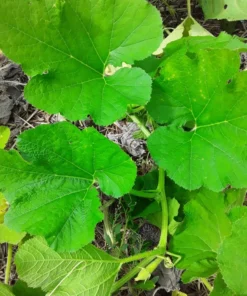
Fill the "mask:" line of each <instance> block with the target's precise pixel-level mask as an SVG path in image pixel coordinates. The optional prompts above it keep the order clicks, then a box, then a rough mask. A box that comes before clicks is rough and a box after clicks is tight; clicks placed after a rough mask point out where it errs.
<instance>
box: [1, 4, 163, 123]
mask: <svg viewBox="0 0 247 296" xmlns="http://www.w3.org/2000/svg"><path fill="white" fill-rule="evenodd" d="M162 36H163V34H162V21H161V17H160V15H159V13H158V11H157V10H156V9H155V8H154V7H153V6H152V5H151V4H149V3H147V2H146V1H145V0H136V1H132V0H84V1H78V0H25V1H20V0H6V1H4V2H2V3H1V10H0V48H1V49H2V50H3V52H4V53H5V54H6V55H7V56H8V57H9V58H10V59H12V60H13V61H15V62H16V63H19V64H21V65H22V67H23V69H24V71H25V72H26V73H27V74H28V75H29V76H31V77H32V79H31V81H30V82H29V83H28V85H27V87H26V88H25V98H26V99H27V100H28V101H29V102H30V103H32V104H33V105H34V106H36V107H38V108H41V109H44V110H45V111H47V112H49V113H58V112H60V113H62V114H63V115H64V116H65V117H66V118H68V119H70V120H78V119H84V118H86V116H87V115H88V114H90V115H91V116H92V117H93V119H94V120H95V122H96V123H97V124H100V125H107V124H110V123H112V122H114V121H115V120H117V119H119V118H121V117H122V116H124V114H125V112H126V109H127V105H128V104H139V105H145V104H146V103H147V102H148V100H149V99H150V94H151V79H150V77H149V76H148V75H147V74H146V73H145V72H144V71H143V70H141V69H137V68H135V69H129V68H123V69H120V70H119V71H117V72H116V74H115V75H113V76H109V77H107V76H105V75H104V70H105V68H106V66H107V65H109V64H112V65H114V66H121V65H122V62H125V63H127V64H133V63H134V61H135V60H141V59H144V58H146V57H147V56H149V55H150V54H151V53H152V52H153V51H154V50H155V49H157V48H158V46H159V44H160V43H161V41H162ZM1 40H2V41H1Z"/></svg>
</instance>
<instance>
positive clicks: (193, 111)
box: [148, 50, 247, 191]
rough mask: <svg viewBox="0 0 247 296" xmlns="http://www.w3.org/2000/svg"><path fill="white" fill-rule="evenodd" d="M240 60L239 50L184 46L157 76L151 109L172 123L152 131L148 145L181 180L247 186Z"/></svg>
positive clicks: (214, 186) (187, 184)
mask: <svg viewBox="0 0 247 296" xmlns="http://www.w3.org/2000/svg"><path fill="white" fill-rule="evenodd" d="M239 64H240V62H239V54H238V53H237V52H232V51H229V50H215V51H212V50H199V51H198V52H197V53H192V54H191V53H190V54H189V53H188V54H187V55H180V54H179V52H178V53H177V54H174V55H172V56H171V57H169V58H168V59H167V60H166V62H165V63H164V65H163V67H162V69H161V70H160V76H159V77H158V78H157V79H156V80H155V82H154V93H153V97H152V102H151V105H149V107H148V109H149V112H150V108H151V110H152V114H151V115H152V116H153V117H154V119H155V120H156V121H158V122H159V123H162V124H168V126H165V127H160V128H158V129H157V130H156V131H155V132H154V133H153V134H152V135H151V137H149V139H148V148H149V151H150V153H151V155H152V157H153V158H154V160H155V162H156V163H157V164H158V165H159V166H160V167H162V168H164V169H166V171H167V174H168V176H169V177H170V178H171V179H173V180H174V181H175V182H176V183H177V184H178V185H179V186H182V187H184V188H186V189H189V190H194V189H197V188H200V187H201V186H205V187H207V188H209V189H211V190H213V191H220V190H222V189H224V188H225V187H226V186H227V185H229V184H230V185H232V187H235V188H243V187H246V186H247V173H246V172H247V150H246V149H244V148H243V147H245V146H246V145H247V122H246V120H245V119H246V117H247V105H246V84H247V72H239V66H240V65H239ZM215 65H217V67H216V66H215ZM195 86H196V87H195ZM219 106H220V108H219ZM154 110H156V112H154ZM233 143H235V144H233ZM236 143H237V144H236Z"/></svg>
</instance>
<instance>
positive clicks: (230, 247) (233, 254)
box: [217, 215, 247, 296]
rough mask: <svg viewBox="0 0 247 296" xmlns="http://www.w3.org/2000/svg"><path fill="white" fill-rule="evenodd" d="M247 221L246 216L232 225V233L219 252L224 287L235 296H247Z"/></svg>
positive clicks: (218, 258)
mask: <svg viewBox="0 0 247 296" xmlns="http://www.w3.org/2000/svg"><path fill="white" fill-rule="evenodd" d="M246 245H247V219H246V215H245V216H243V217H242V218H241V219H237V220H236V221H235V222H234V223H233V224H232V233H231V235H230V236H229V237H227V238H225V240H224V241H223V243H222V245H221V247H220V249H219V251H218V257H217V260H218V263H219V267H220V271H221V273H222V276H223V279H224V281H225V283H226V285H227V286H228V287H229V288H230V289H231V290H232V291H233V292H235V293H236V294H237V295H241V296H243V295H247V281H246V274H247V265H246V262H247V253H246V249H245V247H244V246H246Z"/></svg>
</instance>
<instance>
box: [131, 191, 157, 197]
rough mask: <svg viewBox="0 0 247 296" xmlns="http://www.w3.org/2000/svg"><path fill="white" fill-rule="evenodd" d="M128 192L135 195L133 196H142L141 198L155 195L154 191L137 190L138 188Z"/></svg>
mask: <svg viewBox="0 0 247 296" xmlns="http://www.w3.org/2000/svg"><path fill="white" fill-rule="evenodd" d="M130 194H132V195H135V196H139V197H143V198H155V197H156V196H157V193H156V192H145V191H139V190H135V189H132V190H131V191H130Z"/></svg>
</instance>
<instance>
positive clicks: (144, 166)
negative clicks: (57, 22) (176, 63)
mask: <svg viewBox="0 0 247 296" xmlns="http://www.w3.org/2000/svg"><path fill="white" fill-rule="evenodd" d="M150 2H151V3H152V4H154V5H155V6H156V7H157V8H158V9H159V11H160V13H161V15H162V18H163V23H164V25H165V27H166V28H168V29H169V30H170V31H172V29H174V28H175V27H176V26H177V25H179V24H180V23H181V22H182V21H183V19H184V18H185V17H186V15H187V8H186V1H185V0H150ZM192 14H193V16H194V18H195V19H196V20H197V21H198V22H199V23H200V24H202V25H203V27H204V28H206V29H207V30H208V31H210V32H211V33H212V34H214V35H218V34H219V33H220V32H221V31H222V30H227V31H228V32H229V33H231V34H236V35H238V36H241V37H247V22H246V21H245V22H234V23H231V24H230V25H229V23H227V22H226V21H216V20H208V21H204V19H203V14H202V10H201V8H200V7H199V5H198V3H197V2H196V1H192ZM246 67H247V55H246V54H243V55H242V68H246ZM27 82H28V77H27V76H26V75H25V74H24V73H23V72H22V70H21V68H20V67H19V66H18V65H16V64H13V63H12V62H11V61H9V60H7V59H6V58H5V57H4V56H3V55H2V54H1V53H0V125H6V126H8V127H9V128H10V129H11V137H10V140H9V142H8V145H7V148H8V149H10V148H12V149H13V148H15V145H16V137H17V135H19V134H20V133H21V132H23V131H24V130H26V129H30V128H34V127H35V126H38V125H41V124H48V123H54V122H59V121H63V120H64V118H63V117H62V116H61V115H59V114H57V115H49V114H47V113H45V112H43V111H42V110H38V109H36V108H34V107H33V106H31V105H30V104H28V103H27V101H26V100H25V98H24V95H23V89H24V86H25V84H26V83H27ZM74 124H75V125H77V126H78V127H79V128H85V127H87V126H94V127H96V128H97V129H98V130H99V131H100V132H101V133H103V134H105V135H106V136H107V137H108V138H110V139H111V140H114V141H115V142H117V143H118V144H119V145H121V146H122V148H123V149H124V150H125V151H126V152H127V153H129V154H130V155H131V156H132V157H133V159H134V160H135V161H136V162H137V164H138V168H139V172H140V173H141V174H145V173H146V172H148V171H149V170H150V168H151V167H152V166H153V163H152V160H151V159H150V157H149V154H148V152H147V149H146V147H145V142H144V141H142V140H136V139H134V138H133V132H134V131H135V127H134V126H133V125H132V126H131V127H130V126H129V124H128V123H127V122H126V121H119V122H118V123H115V124H113V125H111V126H108V127H99V126H95V125H94V123H93V122H92V120H91V119H88V120H85V121H77V122H74ZM129 131H131V132H129ZM126 133H127V135H126ZM116 208H117V206H116V207H113V211H115V209H116ZM143 229H144V233H141V234H140V239H142V240H146V239H147V237H148V240H151V241H152V242H153V243H156V242H157V240H158V238H159V231H154V229H153V228H152V227H149V226H148V225H147V226H145V227H144V228H143ZM103 237H104V235H103V226H102V224H100V225H99V226H98V228H97V231H96V245H97V246H99V247H101V248H106V244H105V242H104V240H103ZM6 256H7V248H6V244H2V245H1V247H0V281H3V280H4V270H5V266H6ZM16 279H17V275H16V272H15V268H14V266H13V267H12V273H11V283H12V284H13V283H14V282H15V281H16ZM180 288H181V291H183V292H185V293H187V294H188V295H189V296H206V295H207V290H206V288H205V287H204V286H203V285H202V284H201V283H199V282H198V281H196V282H194V283H192V284H189V285H181V286H180ZM155 293H156V294H155ZM118 295H119V296H120V295H121V296H124V295H131V294H130V292H129V291H127V290H124V291H122V292H119V294H118ZM145 295H146V296H152V295H156V296H165V295H170V294H169V293H167V292H166V291H165V290H164V289H160V290H159V291H156V292H155V291H152V292H143V293H142V294H140V296H145Z"/></svg>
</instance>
